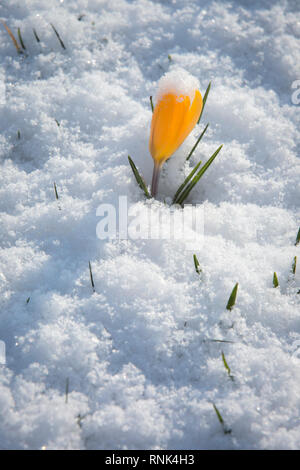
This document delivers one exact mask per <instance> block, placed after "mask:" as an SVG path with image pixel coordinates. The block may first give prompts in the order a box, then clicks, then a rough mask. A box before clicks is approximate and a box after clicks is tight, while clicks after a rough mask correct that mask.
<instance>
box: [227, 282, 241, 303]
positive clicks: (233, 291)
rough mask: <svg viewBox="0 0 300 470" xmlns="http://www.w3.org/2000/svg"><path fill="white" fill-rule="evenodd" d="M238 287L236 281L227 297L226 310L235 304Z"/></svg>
mask: <svg viewBox="0 0 300 470" xmlns="http://www.w3.org/2000/svg"><path fill="white" fill-rule="evenodd" d="M238 287H239V283H238V282H237V283H236V285H235V286H234V288H233V289H232V292H231V294H230V297H229V299H228V302H227V305H226V308H227V310H232V309H233V307H234V305H235V301H236V296H237V291H238Z"/></svg>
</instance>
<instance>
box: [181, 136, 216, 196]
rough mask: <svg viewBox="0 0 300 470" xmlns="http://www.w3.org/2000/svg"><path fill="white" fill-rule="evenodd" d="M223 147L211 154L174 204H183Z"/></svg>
mask: <svg viewBox="0 0 300 470" xmlns="http://www.w3.org/2000/svg"><path fill="white" fill-rule="evenodd" d="M222 147H223V145H220V147H219V148H218V149H217V150H216V151H215V152H214V153H213V155H212V156H211V157H210V159H209V160H207V162H206V163H205V164H204V165H203V167H202V168H200V170H199V171H198V173H197V174H196V176H194V178H193V179H192V181H191V182H190V183H189V185H188V186H187V187H186V188H185V189H184V191H183V192H182V193H181V195H180V196H179V197H178V198H177V200H176V202H177V203H178V204H181V205H182V204H183V202H184V201H185V199H186V198H187V197H188V195H189V194H190V192H191V190H192V189H193V188H194V186H195V185H196V184H197V183H198V181H199V180H200V178H201V177H202V176H203V175H204V173H205V172H206V170H207V169H208V167H209V166H210V165H211V164H212V162H213V161H214V159H215V158H216V156H217V155H218V153H219V152H220V150H221V148H222Z"/></svg>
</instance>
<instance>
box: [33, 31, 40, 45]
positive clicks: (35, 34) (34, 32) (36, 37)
mask: <svg viewBox="0 0 300 470" xmlns="http://www.w3.org/2000/svg"><path fill="white" fill-rule="evenodd" d="M32 31H33V34H34V37H35V39H36V41H37V42H41V41H40V38H39V37H38V34H37V32H36V30H35V29H34V28H33V30H32Z"/></svg>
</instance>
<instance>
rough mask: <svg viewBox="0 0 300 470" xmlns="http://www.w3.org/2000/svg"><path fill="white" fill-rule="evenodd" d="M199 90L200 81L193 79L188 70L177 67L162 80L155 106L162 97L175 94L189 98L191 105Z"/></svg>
mask: <svg viewBox="0 0 300 470" xmlns="http://www.w3.org/2000/svg"><path fill="white" fill-rule="evenodd" d="M171 60H172V59H171ZM199 88H200V85H199V80H198V79H197V78H196V77H193V75H191V74H190V73H188V72H187V71H186V70H184V69H181V68H180V67H176V68H174V70H171V71H170V72H167V73H165V74H164V75H163V76H162V77H161V78H160V80H159V82H158V84H157V91H156V95H155V101H154V104H156V103H158V101H159V100H160V99H161V98H162V96H164V95H165V94H167V93H173V94H174V95H176V96H178V97H179V96H180V95H183V96H188V97H189V98H190V103H192V102H193V100H194V97H195V91H196V90H199Z"/></svg>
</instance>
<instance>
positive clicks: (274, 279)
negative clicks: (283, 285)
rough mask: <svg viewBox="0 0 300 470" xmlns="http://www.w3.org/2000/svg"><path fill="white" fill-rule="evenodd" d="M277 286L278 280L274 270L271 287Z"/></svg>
mask: <svg viewBox="0 0 300 470" xmlns="http://www.w3.org/2000/svg"><path fill="white" fill-rule="evenodd" d="M278 286H279V282H278V277H277V274H276V273H275V272H274V274H273V287H275V288H276V287H278Z"/></svg>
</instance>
